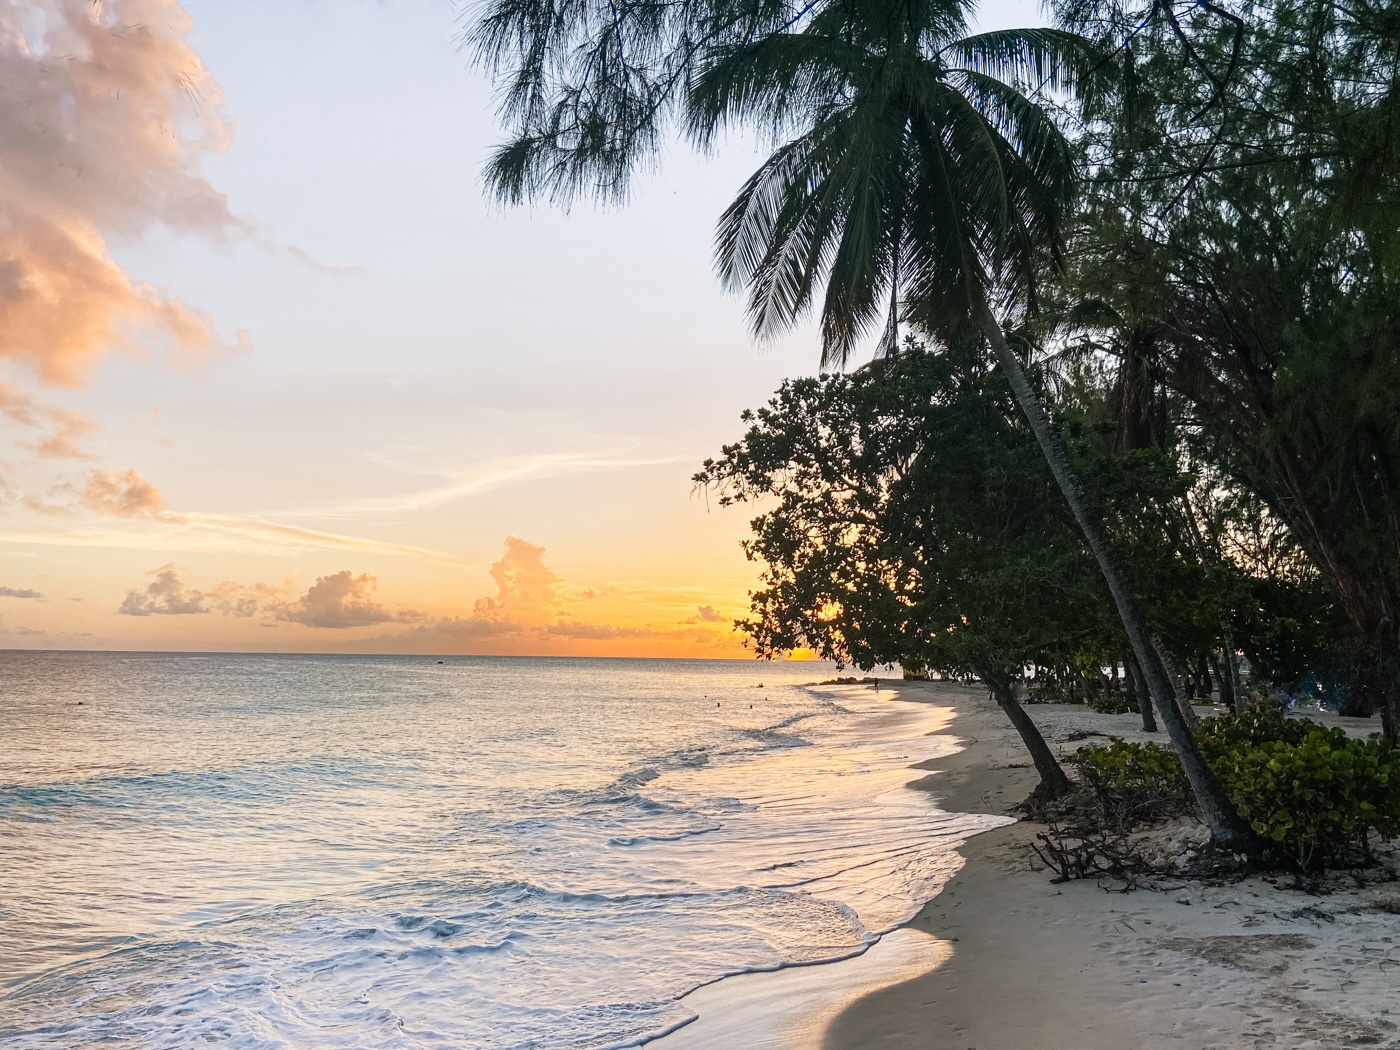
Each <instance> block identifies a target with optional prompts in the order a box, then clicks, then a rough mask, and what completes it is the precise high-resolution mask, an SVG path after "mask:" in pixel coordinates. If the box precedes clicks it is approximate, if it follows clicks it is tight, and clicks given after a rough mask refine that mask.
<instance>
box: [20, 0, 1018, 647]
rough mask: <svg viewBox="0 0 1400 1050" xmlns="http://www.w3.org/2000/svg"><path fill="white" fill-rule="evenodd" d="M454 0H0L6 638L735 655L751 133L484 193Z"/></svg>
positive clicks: (777, 360) (745, 581) (484, 93)
mask: <svg viewBox="0 0 1400 1050" xmlns="http://www.w3.org/2000/svg"><path fill="white" fill-rule="evenodd" d="M462 10H463V9H462V8H459V7H454V6H453V4H451V3H450V2H449V0H379V2H376V0H335V2H333V3H332V2H330V0H238V2H232V0H187V2H185V3H183V4H181V3H175V2H173V0H107V2H106V3H105V4H98V5H94V4H93V3H92V2H91V0H28V2H15V0H0V210H3V215H0V424H2V426H0V436H3V444H4V447H3V451H0V498H3V517H0V645H3V646H6V647H11V648H101V649H108V648H119V649H170V650H268V651H302V652H307V651H333V652H334V651H351V652H425V653H433V652H437V653H522V654H533V653H540V654H561V655H562V654H588V655H595V654H596V655H605V654H606V655H666V656H738V655H742V651H741V650H740V649H739V647H738V639H737V637H736V636H735V635H734V633H733V632H732V630H731V628H730V622H731V621H732V620H733V618H734V617H736V616H738V615H740V614H742V612H743V611H744V608H745V596H746V593H747V591H748V589H749V588H750V587H751V586H752V585H753V583H754V579H755V569H754V567H753V566H752V565H750V564H748V563H747V562H746V561H745V560H744V557H743V555H742V553H741V551H740V550H739V547H738V541H739V539H740V537H741V536H742V535H743V534H744V533H745V532H746V527H747V519H748V517H749V513H748V512H745V511H744V510H743V509H733V508H731V509H728V510H720V509H719V508H718V507H717V506H715V505H713V503H712V502H711V503H709V504H707V502H706V500H705V499H704V497H703V495H699V494H696V493H694V492H693V491H692V487H691V483H690V476H691V475H692V474H693V473H694V472H695V470H696V469H697V467H698V465H699V463H700V461H701V460H703V459H704V458H705V457H706V456H708V455H713V454H715V453H716V452H717V451H718V449H719V446H720V445H721V444H722V443H723V442H725V441H731V440H734V439H735V438H737V437H738V436H739V434H740V432H741V430H740V424H739V421H738V414H739V412H740V411H741V410H742V409H744V408H746V407H750V406H755V405H758V404H760V403H762V402H763V401H764V400H765V399H766V398H767V397H768V395H769V394H771V392H772V391H773V390H774V389H775V388H776V387H777V385H778V384H779V383H780V382H781V380H782V378H783V377H784V376H789V375H799V374H805V373H811V372H812V371H814V370H815V367H816V363H817V357H818V351H817V344H816V339H815V334H814V332H813V330H812V329H811V328H806V329H803V330H799V331H797V332H794V333H793V334H792V335H791V336H789V337H787V338H785V339H783V340H782V341H780V342H778V343H776V344H773V345H764V346H762V347H758V346H755V345H754V343H753V342H752V341H751V340H750V338H749V335H748V332H747V329H746V327H745V323H744V319H743V316H742V309H741V303H740V302H739V301H738V300H737V299H735V298H733V297H731V296H728V295H726V294H725V293H724V292H723V291H722V289H721V288H720V287H719V284H718V282H717V280H716V279H715V277H714V275H713V271H712V269H711V265H710V254H709V249H710V239H711V233H712V229H713V224H714V221H715V219H716V218H717V217H718V215H719V214H720V212H721V210H722V209H723V207H724V205H725V204H726V203H727V202H728V200H729V198H730V196H731V195H732V194H733V193H734V191H735V190H736V189H737V188H738V186H739V184H740V183H741V182H742V180H743V179H744V178H745V177H746V176H747V175H748V174H749V173H750V171H751V170H752V169H753V168H754V167H755V166H756V164H757V160H758V157H759V153H758V151H757V149H756V148H755V147H754V146H753V145H752V144H745V143H735V142H730V143H728V144H727V145H725V146H724V148H723V149H722V150H721V151H720V152H719V154H718V155H717V156H716V157H715V158H712V159H705V158H697V157H696V156H694V155H693V154H691V153H690V152H689V151H688V149H687V148H686V147H685V146H683V145H680V144H677V145H675V146H674V147H673V148H672V149H671V150H670V151H669V155H668V156H667V158H666V160H665V164H664V166H663V168H662V170H661V171H660V172H659V173H658V174H656V175H655V176H653V177H646V178H643V179H642V180H641V181H640V182H639V184H638V187H637V192H636V194H635V197H634V199H633V200H632V201H631V203H630V204H629V205H628V206H627V207H626V208H622V209H608V210H594V209H591V208H588V207H582V208H575V209H574V210H573V211H572V212H571V213H570V214H567V215H565V214H561V213H560V212H558V211H555V210H551V209H549V208H547V207H537V208H535V209H533V210H510V211H506V210H502V209H500V208H497V207H495V206H494V205H492V204H491V203H490V202H489V201H487V200H486V199H485V198H484V196H483V193H482V189H481V181H480V170H481V166H482V163H483V160H484V158H485V156H486V153H487V150H488V149H489V147H490V145H491V144H492V143H493V142H494V141H495V139H496V138H497V135H498V132H497V130H496V125H495V122H494V117H493V113H492V107H491V90H490V85H489V84H488V83H487V81H486V79H485V78H484V76H483V75H482V74H481V73H479V72H477V71H475V70H473V69H472V68H471V65H470V62H469V60H468V58H467V56H466V55H465V54H464V53H463V52H462V51H461V49H460V48H459V47H458V46H457V44H456V42H455V36H456V34H457V33H458V32H459V31H460V28H461V26H462V24H463V23H462ZM984 16H985V17H984V24H986V25H1010V24H1014V23H1022V24H1024V23H1028V22H1038V21H1040V20H1041V19H1040V18H1039V16H1038V13H1037V10H1036V8H1035V7H1034V5H1033V4H1030V3H1026V2H1023V0H1022V2H1007V3H1005V4H1003V5H1002V6H1000V7H992V6H988V7H987V8H986V9H985V11H984Z"/></svg>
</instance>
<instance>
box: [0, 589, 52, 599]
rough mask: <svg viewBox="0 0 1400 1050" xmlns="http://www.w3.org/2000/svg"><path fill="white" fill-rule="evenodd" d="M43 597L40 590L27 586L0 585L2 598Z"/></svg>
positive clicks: (0, 596)
mask: <svg viewBox="0 0 1400 1050" xmlns="http://www.w3.org/2000/svg"><path fill="white" fill-rule="evenodd" d="M43 597H44V596H43V595H42V594H40V593H39V592H38V591H31V590H30V589H29V588H27V587H0V598H33V599H35V600H36V601H38V600H40V599H42V598H43Z"/></svg>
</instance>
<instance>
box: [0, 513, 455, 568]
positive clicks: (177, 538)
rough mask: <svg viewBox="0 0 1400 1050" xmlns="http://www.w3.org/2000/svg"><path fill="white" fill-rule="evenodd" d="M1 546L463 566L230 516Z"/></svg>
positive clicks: (38, 534)
mask: <svg viewBox="0 0 1400 1050" xmlns="http://www.w3.org/2000/svg"><path fill="white" fill-rule="evenodd" d="M0 543H9V544H23V545H26V546H29V545H38V546H45V547H90V548H100V549H107V550H150V551H175V550H181V551H230V552H238V553H244V554H285V553H288V552H296V551H305V550H314V549H321V550H345V551H362V552H365V553H369V554H389V555H394V556H397V557H411V558H427V559H429V560H432V561H439V562H445V563H449V564H454V565H455V564H460V562H459V560H458V559H457V558H455V557H454V556H452V555H451V554H448V553H446V552H444V551H438V550H432V549H431V548H428V547H415V546H412V545H410V544H404V543H391V542H388V541H385V540H376V539H372V538H369V537H365V536H343V535H338V534H336V533H331V532H318V531H316V530H315V529H302V528H297V527H295V526H291V525H279V524H277V523H275V522H266V521H259V520H257V519H252V518H235V517H233V516H225V515H197V514H181V515H169V516H166V517H164V518H162V519H160V520H159V521H156V522H153V523H151V524H148V525H146V526H145V527H144V528H134V527H130V526H126V527H123V526H115V525H114V526H108V527H98V528H74V529H46V530H41V531H32V530H7V531H0Z"/></svg>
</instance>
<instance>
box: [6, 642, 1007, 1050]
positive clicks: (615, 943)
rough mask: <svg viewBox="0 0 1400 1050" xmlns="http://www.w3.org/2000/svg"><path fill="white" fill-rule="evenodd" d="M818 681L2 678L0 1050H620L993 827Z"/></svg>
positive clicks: (939, 877) (637, 676) (77, 666)
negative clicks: (955, 801) (957, 811)
mask: <svg viewBox="0 0 1400 1050" xmlns="http://www.w3.org/2000/svg"><path fill="white" fill-rule="evenodd" d="M833 673H834V670H833V669H832V668H830V667H828V666H825V665H821V664H804V663H785V664H784V663H773V664H762V663H754V662H744V661H702V660H694V661H687V660H613V659H531V658H487V657H444V658H442V659H441V660H439V659H437V658H429V657H368V656H287V655H277V656H265V655H191V654H180V655H174V654H131V653H32V652H0V1044H3V1045H4V1046H5V1047H7V1048H11V1050H30V1048H34V1050H37V1048H44V1050H48V1048H55V1050H57V1048H62V1050H72V1048H77V1047H89V1046H99V1045H100V1046H102V1047H104V1048H118V1050H120V1048H127V1047H131V1048H143V1050H144V1048H161V1050H164V1048H171V1047H196V1046H200V1047H202V1046H206V1045H208V1044H211V1043H213V1044H217V1045H220V1046H228V1047H235V1048H264V1047H268V1048H272V1047H278V1048H281V1047H286V1048H350V1047H364V1048H403V1050H408V1048H414V1050H417V1048H428V1047H451V1048H463V1050H525V1048H550V1050H603V1048H612V1047H630V1046H637V1045H640V1044H641V1043H643V1042H645V1041H647V1040H648V1039H651V1038H655V1037H657V1036H660V1035H662V1034H663V1033H666V1032H668V1031H671V1030H674V1029H676V1028H677V1027H679V1026H682V1025H684V1024H686V1023H687V1022H688V1021H690V1020H691V1019H692V1018H693V1012H692V1011H691V1010H689V1009H688V1008H687V1005H686V1003H685V1001H684V999H683V996H684V995H685V994H686V993H687V992H689V991H691V990H693V989H695V988H697V987H699V986H701V985H704V984H707V983H710V982H713V981H716V980H718V979H720V978H722V977H724V976H726V975H731V974H736V973H743V972H746V971H753V970H762V969H775V968H779V967H783V966H790V965H795V964H805V963H814V962H819V961H825V960H835V959H840V958H844V957H848V956H851V955H854V954H857V953H859V952H861V951H863V950H865V949H866V948H868V947H869V946H870V945H871V944H872V943H873V942H874V941H875V940H877V939H878V938H879V937H880V936H881V935H882V934H883V933H885V932H887V931H889V930H890V929H892V928H894V927H896V926H897V925H899V924H900V923H902V922H905V921H907V920H908V919H909V918H910V917H911V916H912V915H913V913H914V912H915V911H916V910H917V909H918V907H919V906H920V905H921V904H922V903H923V902H924V901H925V900H926V899H927V898H929V897H930V896H932V895H933V894H934V893H935V892H936V891H937V889H938V887H939V886H940V885H941V884H942V883H943V882H944V881H945V880H946V879H947V878H948V877H949V876H950V875H951V874H952V873H953V871H955V870H956V866H957V864H958V863H959V859H958V857H957V856H956V854H955V853H954V852H953V851H954V849H955V847H956V846H957V845H958V844H959V843H960V842H961V841H962V840H963V839H964V838H966V837H967V836H968V835H969V834H971V833H973V832H975V831H976V830H980V829H981V828H983V827H985V826H987V821H988V820H993V821H995V818H986V817H974V816H966V815H953V814H947V813H943V812H941V811H939V810H938V809H937V808H936V807H935V806H934V805H933V803H932V801H931V799H930V798H929V797H928V795H927V794H926V793H923V792H919V791H915V790H911V789H908V788H907V787H905V785H906V783H907V782H908V781H909V780H911V779H913V776H914V774H911V773H910V772H909V770H908V767H909V766H910V765H911V764H912V763H914V762H917V761H920V760H923V759H928V758H933V757H937V756H938V755H940V754H947V753H949V752H950V751H951V750H952V749H953V747H954V745H953V743H952V742H951V741H950V739H949V738H948V737H947V736H936V737H935V736H930V735H929V733H931V732H932V731H933V730H935V729H937V728H938V727H939V726H941V725H943V724H944V723H945V722H946V719H947V714H948V712H947V710H946V709H943V708H939V707H937V706H935V705H932V704H922V703H914V702H910V701H897V700H892V699H891V698H890V693H889V691H888V690H885V691H882V692H879V693H877V692H876V691H874V690H873V689H871V688H870V687H869V686H868V685H862V686H846V687H841V686H827V687H814V686H813V684H812V683H815V682H817V681H819V680H820V679H823V678H827V677H829V676H831V675H832V674H833Z"/></svg>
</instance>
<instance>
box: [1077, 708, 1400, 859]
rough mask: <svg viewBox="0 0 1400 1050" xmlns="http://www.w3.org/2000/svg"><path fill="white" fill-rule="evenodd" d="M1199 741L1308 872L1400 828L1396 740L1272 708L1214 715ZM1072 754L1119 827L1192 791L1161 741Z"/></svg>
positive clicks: (1241, 799)
mask: <svg viewBox="0 0 1400 1050" xmlns="http://www.w3.org/2000/svg"><path fill="white" fill-rule="evenodd" d="M1197 739H1198V740H1199V742H1200V744H1201V751H1202V753H1203V754H1204V755H1205V758H1206V761H1207V762H1209V763H1210V766H1211V768H1212V769H1213V770H1214V771H1215V773H1216V775H1217V776H1219V777H1220V779H1221V781H1222V782H1223V783H1224V785H1225V790H1226V792H1227V793H1228V794H1229V796H1230V799H1231V801H1232V802H1234V803H1235V805H1236V806H1237V807H1238V808H1239V813H1240V816H1242V817H1244V818H1245V819H1246V820H1248V821H1249V823H1250V826H1251V827H1253V828H1254V831H1255V833H1256V834H1258V835H1259V836H1261V837H1262V838H1265V839H1267V840H1269V841H1271V842H1273V843H1275V844H1276V845H1277V847H1278V849H1279V850H1280V851H1281V852H1282V853H1283V855H1284V856H1286V857H1287V858H1288V859H1289V860H1290V861H1291V862H1292V863H1293V864H1295V865H1297V866H1298V867H1299V868H1301V869H1310V868H1316V867H1321V866H1324V865H1327V864H1330V863H1335V862H1337V861H1338V860H1340V859H1342V858H1344V857H1346V856H1347V855H1348V854H1349V853H1350V851H1352V849H1353V848H1359V850H1360V852H1361V854H1362V855H1363V857H1365V858H1367V859H1369V857H1370V842H1369V836H1370V834H1371V833H1372V832H1377V833H1379V834H1380V835H1381V837H1383V838H1391V837H1394V836H1396V835H1400V750H1397V749H1396V748H1395V747H1394V746H1393V745H1391V744H1390V743H1389V742H1387V741H1382V740H1352V739H1351V738H1349V737H1348V736H1347V735H1346V733H1345V732H1344V731H1343V730H1341V729H1329V728H1327V727H1325V726H1321V725H1318V724H1317V723H1315V722H1309V721H1306V720H1303V719H1290V718H1285V717H1283V716H1282V715H1281V714H1279V713H1278V712H1277V711H1272V710H1268V709H1264V708H1253V709H1250V710H1247V711H1245V712H1244V713H1243V714H1239V715H1221V716H1219V717H1217V718H1211V719H1207V720H1206V721H1205V722H1204V723H1203V724H1202V726H1201V730H1200V733H1199V734H1198V736H1197ZM1069 761H1070V762H1071V763H1072V764H1074V765H1076V766H1078V767H1079V770H1080V772H1081V775H1082V776H1083V779H1084V781H1085V783H1086V784H1087V785H1088V786H1089V787H1090V788H1092V789H1093V791H1094V793H1095V795H1096V796H1097V797H1098V798H1099V800H1100V802H1101V804H1102V806H1103V810H1104V819H1105V821H1106V822H1107V823H1108V824H1110V825H1112V826H1116V827H1120V828H1121V827H1124V826H1125V825H1124V824H1123V822H1124V821H1127V822H1128V823H1129V824H1132V823H1150V822H1152V821H1154V820H1158V819H1161V818H1162V817H1164V816H1168V815H1170V814H1171V813H1173V812H1175V811H1179V810H1180V808H1182V807H1184V806H1185V805H1186V804H1187V802H1188V800H1189V798H1190V795H1189V791H1188V785H1187V783H1186V777H1185V773H1184V771H1183V770H1182V768H1181V762H1180V760H1179V759H1178V758H1177V757H1176V753H1175V752H1174V751H1172V750H1170V749H1169V748H1166V747H1162V746H1160V745H1158V744H1150V743H1149V744H1130V743H1127V742H1126V741H1123V740H1118V739H1114V740H1113V741H1111V742H1110V743H1109V744H1106V745H1100V746H1095V747H1088V748H1084V749H1083V750H1082V751H1080V752H1078V754H1076V755H1073V756H1071V758H1070V759H1069Z"/></svg>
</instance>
